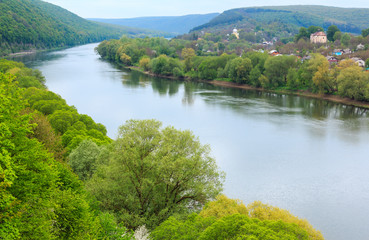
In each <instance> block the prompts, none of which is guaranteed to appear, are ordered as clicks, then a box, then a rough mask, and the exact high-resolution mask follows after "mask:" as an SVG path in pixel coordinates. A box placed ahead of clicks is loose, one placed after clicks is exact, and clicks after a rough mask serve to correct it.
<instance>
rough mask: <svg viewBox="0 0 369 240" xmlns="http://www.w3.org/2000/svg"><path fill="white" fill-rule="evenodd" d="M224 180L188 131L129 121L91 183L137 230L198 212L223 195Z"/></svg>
mask: <svg viewBox="0 0 369 240" xmlns="http://www.w3.org/2000/svg"><path fill="white" fill-rule="evenodd" d="M222 182H223V173H222V172H221V171H219V170H218V167H217V166H216V163H215V160H214V159H213V158H211V157H210V149H209V146H207V145H201V144H200V142H199V141H198V139H197V138H195V137H194V136H193V134H192V133H191V132H190V131H180V130H176V129H174V128H173V127H166V128H163V129H162V128H161V123H160V122H159V121H156V120H141V121H139V120H130V121H127V123H126V124H125V125H123V126H121V127H120V129H119V134H118V138H117V140H116V141H115V143H114V144H113V150H112V152H111V154H110V158H109V162H108V163H107V164H105V165H101V166H100V167H98V169H97V171H96V174H94V176H93V177H92V178H91V180H90V181H89V182H88V183H87V184H88V189H89V190H90V191H91V192H92V193H93V194H94V195H95V196H96V197H97V199H98V200H99V201H101V207H102V208H103V209H105V210H108V211H110V212H113V213H115V214H116V215H117V217H118V218H120V219H121V221H123V222H124V223H125V224H127V226H130V227H131V228H136V227H138V226H140V225H142V224H146V225H148V226H149V227H153V226H156V225H158V224H159V223H160V222H162V221H163V220H165V219H167V218H168V217H169V216H170V215H172V214H174V213H181V212H182V213H183V212H187V211H188V210H189V209H193V210H194V209H198V208H199V207H201V206H203V205H204V204H205V203H206V202H207V201H208V200H211V199H212V198H215V196H217V195H218V194H219V193H220V191H221V189H222Z"/></svg>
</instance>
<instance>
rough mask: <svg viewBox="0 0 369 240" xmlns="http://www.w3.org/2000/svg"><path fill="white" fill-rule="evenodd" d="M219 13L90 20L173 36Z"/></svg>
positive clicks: (186, 31) (203, 22) (207, 20)
mask: <svg viewBox="0 0 369 240" xmlns="http://www.w3.org/2000/svg"><path fill="white" fill-rule="evenodd" d="M218 15H219V13H209V14H191V15H185V16H165V17H139V18H122V19H103V18H93V19H90V20H94V21H98V22H104V23H111V24H117V25H122V26H128V27H135V28H136V27H137V28H146V29H151V30H157V31H164V32H168V33H171V34H172V35H173V36H176V35H178V34H184V33H188V32H189V31H190V30H191V29H192V28H194V27H197V26H199V25H202V24H205V23H207V22H209V21H210V20H212V19H213V18H215V17H216V16H218Z"/></svg>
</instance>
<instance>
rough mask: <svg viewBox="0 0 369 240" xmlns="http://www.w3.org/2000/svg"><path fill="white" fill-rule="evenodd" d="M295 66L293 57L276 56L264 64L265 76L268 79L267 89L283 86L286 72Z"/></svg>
mask: <svg viewBox="0 0 369 240" xmlns="http://www.w3.org/2000/svg"><path fill="white" fill-rule="evenodd" d="M296 65H297V61H296V57H294V56H276V57H271V58H268V59H267V61H266V62H265V76H266V77H268V79H269V84H268V86H267V87H268V88H276V87H280V86H285V85H286V83H287V74H288V70H289V69H290V68H291V67H294V66H296Z"/></svg>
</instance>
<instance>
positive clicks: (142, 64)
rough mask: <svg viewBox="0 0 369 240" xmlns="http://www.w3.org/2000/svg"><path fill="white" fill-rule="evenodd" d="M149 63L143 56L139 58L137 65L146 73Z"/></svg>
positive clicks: (147, 58) (148, 59)
mask: <svg viewBox="0 0 369 240" xmlns="http://www.w3.org/2000/svg"><path fill="white" fill-rule="evenodd" d="M149 63H150V58H149V57H147V56H144V57H142V58H141V60H140V62H139V65H140V67H141V68H143V70H145V71H148V70H149Z"/></svg>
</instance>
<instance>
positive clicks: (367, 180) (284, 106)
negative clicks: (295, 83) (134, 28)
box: [18, 44, 369, 240]
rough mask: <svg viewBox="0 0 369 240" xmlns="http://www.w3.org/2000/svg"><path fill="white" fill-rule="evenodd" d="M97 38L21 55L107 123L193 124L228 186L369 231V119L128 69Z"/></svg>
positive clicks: (319, 104) (235, 192) (339, 235)
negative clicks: (106, 55)
mask: <svg viewBox="0 0 369 240" xmlns="http://www.w3.org/2000/svg"><path fill="white" fill-rule="evenodd" d="M96 46H97V45H96V44H89V45H84V46H80V47H75V48H70V49H66V50H62V51H56V52H50V53H42V54H37V55H30V56H26V57H24V58H18V60H22V61H24V62H25V63H26V65H27V66H29V67H32V68H36V69H39V70H41V71H42V72H43V74H44V75H45V77H46V79H47V81H46V85H47V86H48V88H49V89H50V90H52V91H54V92H56V93H58V94H60V95H61V96H62V97H63V98H64V99H66V100H67V102H68V104H70V105H74V106H76V107H77V109H78V111H79V112H80V113H84V114H88V115H90V116H92V117H93V118H94V120H95V121H97V122H101V123H103V124H104V125H105V126H106V127H107V129H108V135H109V136H110V137H111V138H115V137H116V133H117V129H118V126H120V125H122V124H124V122H125V121H126V120H128V119H131V118H134V119H152V118H154V119H158V120H160V121H162V122H163V125H164V126H166V125H172V126H174V127H175V128H178V129H190V130H192V131H193V133H194V134H195V135H197V136H198V137H199V139H200V141H201V142H202V143H204V144H209V145H210V146H211V148H212V154H213V156H214V157H215V158H216V160H217V163H218V165H219V167H220V168H221V169H222V170H223V171H224V172H226V181H225V185H224V193H225V194H226V195H227V196H228V197H231V198H238V199H241V200H243V201H244V203H246V204H247V203H251V202H253V201H255V200H260V201H262V202H264V203H268V204H271V205H274V206H278V207H280V208H284V209H287V210H289V211H290V212H291V213H293V214H294V215H297V216H298V217H300V218H305V219H307V220H308V221H309V222H310V223H311V224H312V225H313V226H314V227H315V228H316V229H319V230H321V231H322V233H323V235H324V236H325V238H326V239H328V240H347V239H356V240H361V239H362V240H364V239H369V227H368V224H369V117H368V114H369V113H368V112H366V111H365V110H363V109H360V108H355V107H350V106H345V105H341V104H335V103H331V102H326V101H321V100H315V99H309V98H303V97H297V96H289V95H277V94H272V93H263V92H257V91H248V90H240V89H229V88H222V87H216V86H212V85H209V84H205V83H190V82H182V81H176V80H167V79H162V78H153V77H149V76H145V75H143V74H141V73H138V72H130V71H126V70H122V69H119V68H117V67H116V66H114V65H113V64H110V63H108V62H106V61H103V60H101V59H100V58H99V56H98V55H97V54H96V53H95V52H94V47H96Z"/></svg>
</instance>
